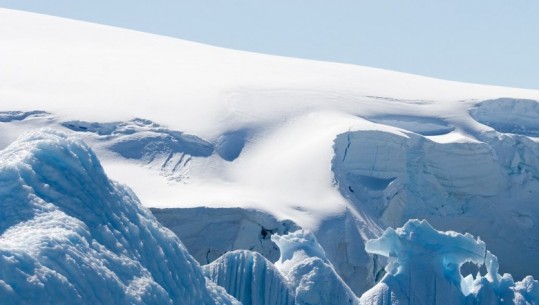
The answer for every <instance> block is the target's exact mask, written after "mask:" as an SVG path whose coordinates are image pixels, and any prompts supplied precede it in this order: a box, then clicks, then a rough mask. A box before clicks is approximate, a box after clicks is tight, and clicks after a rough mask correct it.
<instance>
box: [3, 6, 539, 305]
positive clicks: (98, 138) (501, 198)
mask: <svg viewBox="0 0 539 305" xmlns="http://www.w3.org/2000/svg"><path fill="white" fill-rule="evenodd" d="M0 38H1V41H2V48H0V68H1V71H2V73H0V84H2V85H1V86H0V149H4V148H6V147H7V146H9V145H10V143H12V142H14V141H16V139H17V138H18V137H19V136H20V135H22V134H24V133H25V132H27V131H28V130H35V129H38V128H43V127H45V128H51V129H54V130H57V131H59V132H64V133H67V134H68V135H69V136H68V137H69V138H71V137H79V138H81V139H82V140H83V141H84V142H85V143H87V146H89V147H91V148H92V151H93V152H95V154H96V156H97V157H99V160H100V163H101V164H102V166H103V168H104V170H105V171H106V173H107V176H108V177H110V178H111V179H113V180H115V181H118V182H119V183H121V184H125V185H128V186H129V188H131V189H132V190H133V192H134V193H136V194H137V196H138V198H140V199H139V200H138V199H137V200H136V201H138V202H140V203H141V204H142V205H144V206H145V207H147V208H151V209H152V210H151V211H152V212H153V213H154V214H155V215H154V216H156V218H157V220H158V221H160V222H162V224H163V225H164V226H166V227H168V228H169V229H171V230H172V231H173V232H174V233H176V235H177V236H179V237H180V239H181V240H182V241H183V242H184V243H183V246H182V247H184V248H183V249H184V250H188V251H189V252H190V253H191V254H192V255H193V258H194V260H191V259H190V260H191V261H192V262H194V265H193V266H195V263H196V261H198V263H200V264H208V263H211V262H213V261H214V260H216V259H218V258H219V257H220V256H222V255H226V254H228V253H230V254H229V256H228V257H227V258H226V257H225V258H223V260H222V261H227V260H229V261H230V260H235V259H236V258H233V255H232V253H236V252H234V251H235V250H240V249H241V250H254V251H258V252H259V254H261V255H262V256H264V257H265V258H266V259H267V261H268V262H269V263H271V264H274V265H275V264H277V262H278V261H279V257H280V255H281V254H282V253H281V250H279V246H278V245H277V243H276V242H274V241H272V240H271V238H270V235H272V234H277V235H283V236H286V235H287V234H289V233H292V232H294V231H296V230H298V229H305V230H307V231H309V232H312V234H314V236H315V237H316V240H317V242H318V243H319V245H320V246H321V247H322V249H323V250H324V255H325V256H324V258H321V257H319V256H318V258H316V259H315V258H314V257H311V258H309V261H312V262H313V263H312V264H309V263H305V264H304V265H305V266H309V267H313V268H317V267H321V268H322V267H323V268H322V269H320V270H325V271H323V272H322V273H321V274H326V275H327V276H328V277H330V278H334V276H335V274H336V275H338V277H340V279H342V282H344V283H345V284H346V286H348V287H349V288H350V289H351V290H352V291H353V293H354V294H355V295H357V296H360V295H362V294H363V293H364V292H365V291H367V290H369V289H371V288H372V287H373V286H374V285H376V284H377V283H379V282H380V280H381V279H382V278H383V277H384V274H385V273H386V271H385V267H386V265H387V263H388V259H387V258H385V257H384V256H383V255H378V254H372V253H368V252H367V251H366V249H365V245H366V243H367V241H368V240H371V239H376V238H379V237H380V236H382V234H383V232H384V230H385V229H386V228H388V227H393V228H397V227H402V226H403V225H405V223H406V222H407V221H408V220H409V219H425V220H427V221H428V222H429V223H430V224H432V225H433V227H435V228H437V229H438V230H441V231H456V232H463V233H464V232H468V233H470V234H472V235H474V236H480V237H481V240H482V241H484V242H485V243H486V244H488V246H489V251H491V252H492V253H495V254H496V256H497V257H498V258H499V266H498V270H499V273H500V274H505V273H510V274H512V275H513V276H514V277H515V278H518V279H522V278H524V280H522V281H520V282H515V283H514V285H513V284H511V285H512V286H510V287H512V288H511V289H512V290H513V291H515V294H514V299H515V300H516V299H519V298H520V299H522V300H524V301H525V300H531V299H532V298H531V297H532V296H533V295H535V294H536V286H534V285H535V284H533V283H535V281H534V280H533V279H531V278H526V277H525V276H526V275H528V274H531V275H533V276H534V277H535V278H538V277H539V260H537V258H536V257H537V253H539V242H538V240H537V238H536V236H537V234H538V232H539V231H538V228H539V227H538V225H537V224H538V223H539V206H538V205H537V194H538V193H539V137H538V135H539V133H538V124H537V122H538V120H539V106H538V105H539V91H537V90H524V89H517V88H503V87H493V86H484V85H477V84H465V83H459V82H451V81H444V80H439V79H432V78H426V77H421V76H417V75H409V74H404V73H397V72H392V71H385V70H381V69H375V68H368V67H361V66H353V65H343V64H335V63H327V62H315V61H308V60H301V59H293V58H283V57H275V56H268V55H263V54H255V53H249V52H241V51H236V50H226V49H221V48H216V47H211V46H206V45H201V44H197V43H192V42H188V41H183V40H178V39H172V38H169V37H162V36H157V35H151V34H147V33H140V32H135V31H128V30H125V29H118V28H113V27H107V26H101V25H96V24H91V23H84V22H80V21H75V20H67V19H62V18H57V17H52V16H44V15H39V14H31V13H25V12H18V11H12V10H5V9H0ZM66 160H67V159H66ZM62 178H63V176H62V175H60V174H58V175H57V176H56V177H54V179H51V180H59V181H64V180H65V179H64V180H61V179H62ZM6 179H7V178H6ZM7 180H9V179H7ZM75 182H77V181H75ZM6 183H7V182H6ZM50 184H51V185H52V186H54V185H53V184H52V183H50ZM113 184H114V185H119V184H116V183H113ZM62 185H63V184H62ZM118 188H120V189H122V190H123V189H124V188H123V187H119V186H118ZM76 189H77V187H75V186H72V188H70V190H72V191H73V193H74V194H76ZM126 192H127V193H130V191H126ZM6 196H7V195H6ZM6 198H7V197H6ZM77 198H78V197H77ZM81 198H86V197H81ZM133 198H134V197H133ZM49 199H50V198H49ZM49 199H47V200H49ZM85 200H86V199H85ZM50 201H51V202H53V201H52V199H50ZM6 202H7V201H6ZM55 204H59V203H55ZM65 210H66V211H68V210H69V209H67V207H66V209H65ZM24 211H25V210H21V211H17V209H12V210H9V209H7V210H4V211H3V212H2V213H5V215H10V216H6V217H5V218H6V221H7V222H6V223H5V224H4V225H5V226H6V227H5V229H6V230H7V229H8V227H10V226H11V225H12V224H11V223H9V221H14V223H15V222H17V221H16V220H14V219H13V218H12V217H19V218H20V220H21V221H28V222H27V223H26V225H28V226H36V228H37V227H38V225H39V224H41V223H43V222H44V220H41V219H40V220H35V219H34V218H32V215H33V214H32V213H27V212H24ZM62 211H63V210H62ZM19 212H20V213H19ZM24 213H27V214H24ZM95 213H96V212H95V211H92V212H88V213H87V214H88V215H89V217H92V216H91V215H95ZM144 213H147V212H144ZM14 215H18V216H14ZM25 215H26V216H25ZM55 215H56V216H58V217H60V215H61V214H55ZM66 215H68V216H70V217H72V216H73V215H70V214H66ZM144 215H146V214H144ZM147 215H148V217H152V215H150V214H147ZM56 216H54V217H53V218H56ZM77 219H79V218H77ZM30 220H32V221H33V222H30ZM79 220H80V221H81V222H83V223H86V220H84V219H82V218H80V219H79ZM153 221H154V219H153V218H152V223H153ZM14 223H13V224H14ZM63 223H71V222H69V221H68V220H67V219H66V220H65V222H63ZM116 224H118V223H116ZM113 225H114V224H113ZM20 226H21V228H23V225H22V223H21V224H20ZM77 226H78V225H77V224H75V223H71V225H70V227H73V228H74V227H77ZM10 228H11V227H10ZM77 228H78V227H77ZM493 228H495V229H493ZM22 230H23V231H25V230H30V229H29V228H28V229H27V227H24V229H22ZM92 230H93V228H92ZM83 231H84V230H83ZM120 232H124V231H122V230H120ZM167 232H168V231H167ZM91 233H92V234H94V233H95V232H93V231H92V232H91ZM169 233H170V232H169ZM169 233H166V234H169ZM81 234H82V233H81ZM103 234H104V233H103ZM126 234H127V233H126ZM33 236H38V235H37V234H34V235H33ZM91 236H92V238H95V237H93V235H91ZM107 236H108V235H107ZM115 236H116V235H115ZM10 238H15V237H14V236H11V237H10ZM275 238H277V237H274V239H275ZM29 240H30V239H29ZM99 243H104V241H99ZM121 243H122V244H125V243H124V242H123V241H122V242H121ZM13 244H14V243H10V245H13ZM105 246H106V247H108V246H109V245H108V244H107V245H105ZM515 249H518V251H516V250H515ZM113 250H114V249H113ZM88 251H90V250H88ZM141 251H142V250H141ZM90 252H91V251H90ZM242 253H243V254H242V255H239V256H241V257H243V256H244V258H241V259H245V260H246V261H245V262H244V266H250V265H249V264H250V263H249V260H250V259H251V258H253V260H256V261H260V259H261V257H260V256H257V254H252V253H251V254H247V252H242ZM73 255H75V254H73ZM96 255H98V254H96ZM111 255H112V254H111ZM254 257H257V258H254ZM238 259H240V258H239V257H238ZM485 260H486V258H485ZM167 263H168V264H173V263H171V262H167ZM36 264H37V263H36ZM40 264H41V263H40ZM140 264H142V265H141V266H142V267H144V268H146V269H147V270H149V271H148V274H153V273H154V271H153V270H154V269H151V268H149V267H147V266H146V265H145V264H146V263H140ZM469 264H470V263H466V264H465V265H464V266H463V268H464V269H467V268H468V267H469ZM277 265H278V264H277ZM494 265H497V264H492V265H491V266H494ZM35 266H38V265H35ZM266 266H269V267H268V268H269V269H268V270H270V269H271V270H275V269H273V267H271V265H269V264H267V263H266ZM327 266H331V268H326V267H327ZM142 267H141V270H143V269H144V268H142ZM36 268H37V267H36ZM111 268H112V267H111ZM193 268H194V267H193ZM481 268H486V267H485V266H483V267H481ZM150 269H151V270H150ZM195 269H197V268H195ZM276 269H277V270H279V269H278V268H276ZM307 269H308V268H307ZM471 269H473V268H471ZM219 270H220V271H219V272H227V273H228V274H229V272H230V270H228V269H226V268H224V267H223V268H221V269H219ZM227 270H228V271H227ZM252 270H253V271H255V269H252ZM256 270H258V269H256ZM298 270H299V269H298ZM481 270H482V271H481V272H482V274H486V271H484V270H483V269H481ZM258 271H260V270H258ZM140 272H143V271H140ZM144 272H145V271H144ZM272 272H273V271H272ZM279 272H280V271H279ZM195 273H197V274H202V273H201V271H196V270H195ZM141 274H142V273H141ZM251 274H254V273H251ZM307 274H309V273H305V274H301V275H298V280H296V282H301V280H299V279H300V278H301V279H304V278H305V275H307ZM463 274H464V275H467V273H466V272H463ZM490 274H495V273H494V272H491V273H490ZM315 275H316V276H320V277H323V276H322V275H320V274H314V275H313V276H315ZM464 275H463V278H464V279H466V278H467V276H464ZM23 276H24V275H23ZM152 276H153V275H152ZM140 277H144V276H143V275H139V278H140ZM283 277H284V278H285V279H287V280H288V278H287V277H285V275H284V274H283ZM501 277H502V279H500V282H503V283H510V282H508V281H505V280H503V277H504V276H503V275H501ZM119 278H120V280H119V281H120V282H121V281H124V278H123V277H119ZM196 278H199V277H198V275H197V276H196ZM478 279H479V281H478V282H477V283H479V284H481V283H482V284H481V285H482V286H481V287H483V288H482V289H481V291H483V292H484V293H483V294H482V295H483V296H484V297H485V298H487V297H488V298H491V297H492V296H493V295H494V296H496V298H498V295H497V294H496V293H494V294H492V293H491V292H488V291H493V290H492V289H491V290H489V289H487V288H485V287H487V286H488V285H487V284H488V283H491V282H492V281H490V280H489V279H487V278H486V277H485V276H482V277H481V278H478ZM79 280H80V279H79ZM475 280H476V277H475V278H474V279H473V281H472V282H474V283H475ZM468 281H469V280H462V281H461V283H462V282H466V283H469V282H468ZM489 281H490V282H489ZM150 282H151V283H153V282H152V281H150ZM334 282H339V283H340V281H338V280H336V279H335V280H334ZM156 283H157V284H158V285H159V286H161V287H163V288H164V287H165V286H166V285H165V284H163V283H162V282H159V281H157V280H156ZM305 283H307V282H306V281H305ZM492 283H493V282H492ZM206 284H207V286H211V287H215V289H218V290H219V289H220V288H218V287H217V286H215V285H214V284H212V283H211V282H210V281H207V282H206ZM479 284H473V283H472V284H467V285H466V287H468V288H467V289H462V291H463V294H464V295H470V294H469V293H472V294H474V293H475V291H476V290H477V289H475V288H473V287H479V286H477V285H479ZM122 285H124V286H126V287H127V285H128V284H125V283H123V282H122ZM137 285H138V284H137ZM137 285H135V283H133V286H132V287H133V289H132V290H130V291H131V292H129V293H128V294H129V295H134V294H136V293H135V292H132V291H133V290H134V289H135V288H134V287H142V286H143V285H142V284H140V285H139V286H137ZM474 285H475V286H474ZM496 285H497V284H496ZM504 285H505V284H504ZM110 286H111V287H112V285H110ZM225 286H226V285H225ZM300 286H301V285H300ZM300 286H298V287H300ZM457 286H458V285H457ZM491 286H492V285H491ZM6 287H8V286H6ZM107 287H108V286H107ZM145 287H146V286H145ZM148 287H157V286H155V285H154V284H148ZM197 287H198V286H197ZM301 287H306V286H301ZM489 287H490V286H489ZM492 287H494V286H492ZM496 287H498V286H496ZM461 288H462V287H461ZM66 289H67V288H66ZM152 289H153V288H152ZM155 289H157V290H159V291H160V288H155ZM201 289H203V288H201ZM339 289H340V288H339ZM455 289H456V288H455ZM496 289H497V288H496ZM210 290H211V291H213V290H214V289H213V288H212V289H210ZM262 290H263V289H262ZM262 290H258V291H262ZM345 290H346V289H345ZM14 291H18V289H15V290H14ZM231 291H233V292H234V291H235V290H234V289H231ZM466 291H467V292H466ZM496 291H497V290H496ZM517 292H518V293H517ZM167 293H168V292H167ZM234 293H235V292H234ZM124 294H125V293H124ZM140 294H141V295H142V294H144V293H143V292H140ZM155 295H161V294H155ZM163 295H164V292H163ZM457 295H458V294H457ZM477 295H479V294H477ZM163 298H164V299H166V298H167V297H165V296H163ZM224 298H225V299H227V297H224ZM313 298H314V297H313ZM491 299H492V298H491ZM227 300H228V299H227ZM476 301H477V298H476V299H474V300H471V299H468V298H466V299H465V302H476ZM515 302H516V301H515Z"/></svg>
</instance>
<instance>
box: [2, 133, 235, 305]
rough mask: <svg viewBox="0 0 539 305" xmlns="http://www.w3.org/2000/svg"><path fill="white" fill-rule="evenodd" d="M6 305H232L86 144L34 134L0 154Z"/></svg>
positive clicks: (60, 136) (45, 134)
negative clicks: (27, 304) (112, 177)
mask: <svg viewBox="0 0 539 305" xmlns="http://www.w3.org/2000/svg"><path fill="white" fill-rule="evenodd" d="M0 234H1V235H0V296H1V301H2V303H5V304H24V303H25V302H27V301H29V300H31V302H32V303H39V304H236V303H235V302H236V301H235V300H234V299H232V298H231V297H230V296H228V295H227V294H226V293H225V292H224V291H223V290H222V289H221V288H218V287H216V286H215V285H214V284H212V283H211V282H207V281H206V279H205V278H204V276H203V274H202V271H201V269H200V267H199V265H198V263H196V261H195V260H194V259H193V258H191V256H190V255H189V254H188V253H187V251H186V250H185V249H184V247H183V245H182V244H181V242H180V241H179V239H178V238H177V237H176V236H175V235H174V234H173V233H172V232H170V231H169V230H167V229H165V228H163V227H162V226H161V225H160V224H159V223H158V222H157V221H156V220H155V218H154V217H153V216H152V215H151V213H150V212H149V211H148V210H146V209H144V208H142V206H141V205H140V203H139V202H138V199H137V198H136V197H135V196H134V195H133V193H132V192H131V191H130V190H129V189H127V188H125V187H123V186H121V185H119V184H116V183H114V182H111V181H110V180H108V178H107V177H106V175H105V173H104V171H103V169H102V167H101V165H100V163H99V161H98V160H97V158H96V156H95V155H94V153H93V152H92V151H91V150H90V149H89V148H88V147H87V146H86V145H85V144H84V143H82V142H81V141H79V140H77V139H74V138H71V137H67V136H65V135H64V134H63V133H59V132H57V131H52V130H44V131H37V132H31V133H28V134H26V135H24V136H23V137H22V138H20V139H19V140H18V141H17V142H15V143H13V144H11V145H10V146H9V147H8V148H6V149H5V150H3V151H1V152H0Z"/></svg>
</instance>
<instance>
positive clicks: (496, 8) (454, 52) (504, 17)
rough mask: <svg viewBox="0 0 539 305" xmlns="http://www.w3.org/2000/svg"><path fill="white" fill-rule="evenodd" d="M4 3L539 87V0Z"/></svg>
mask: <svg viewBox="0 0 539 305" xmlns="http://www.w3.org/2000/svg"><path fill="white" fill-rule="evenodd" d="M0 7H6V8H13V9H20V10H26V11H33V12H40V13H45V14H50V15H56V16H62V17H68V18H73V19H79V20H86V21H91V22H96V23H103V24H109V25H114V26H119V27H124V28H131V29H135V30H140V31H145V32H151V33H157V34H162V35H168V36H173V37H178V38H182V39H187V40H192V41H198V42H202V43H207V44H211V45H216V46H222V47H227V48H234V49H241V50H248V51H255V52H261V53H268V54H277V55H284V56H292V57H301V58H309V59H318V60H326V61H336V62H344V63H352V64H359V65H365V66H372V67H379V68H385V69H390V70H397V71H403V72H409V73H414V74H421V75H427V76H434V77H438V78H444V79H450V80H458V81H465V82H474V83H484V84H495V85H503V86H512V87H522V88H534V89H539V1H538V0H511V1H509V0H490V1H485V0H370V1H364V0H342V1H329V0H265V1H262V0H249V1H248V0H189V1H186V0H151V1H150V0H78V1H73V0H0ZM0 47H1V42H0Z"/></svg>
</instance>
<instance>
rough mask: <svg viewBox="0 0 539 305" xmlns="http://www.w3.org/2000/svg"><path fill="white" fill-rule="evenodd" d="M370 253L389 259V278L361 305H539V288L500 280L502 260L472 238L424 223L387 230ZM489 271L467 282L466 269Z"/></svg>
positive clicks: (505, 278) (369, 246) (368, 247)
mask: <svg viewBox="0 0 539 305" xmlns="http://www.w3.org/2000/svg"><path fill="white" fill-rule="evenodd" d="M366 250H367V251H368V252H370V253H372V254H377V255H383V256H386V257H388V258H389V264H388V265H387V267H386V272H387V274H386V276H385V277H384V278H383V279H382V281H381V282H380V283H378V284H377V285H376V286H375V287H373V288H372V289H371V290H369V291H367V292H366V293H365V294H363V296H362V297H361V299H360V301H361V304H362V305H383V304H384V305H385V304H399V305H405V304H415V305H420V304H437V305H445V304H447V305H456V304H477V305H482V304H536V303H537V302H539V294H538V292H539V290H538V289H539V283H538V282H537V281H535V280H533V278H532V277H526V278H525V279H524V280H523V281H522V282H516V283H515V282H514V281H513V279H512V277H511V276H510V275H509V274H504V275H503V276H501V275H499V274H498V261H497V258H496V257H495V256H494V255H492V254H491V253H490V252H489V251H487V250H486V246H485V243H484V242H483V241H481V240H480V239H479V238H477V239H474V237H473V236H472V235H470V234H468V233H466V234H464V235H462V234H459V233H456V232H452V231H449V232H440V231H436V230H435V229H433V228H432V227H431V226H430V224H429V223H428V222H427V221H425V220H423V221H418V220H410V221H408V222H407V223H406V224H405V225H404V226H403V227H402V228H398V229H396V230H394V229H392V228H389V229H387V230H386V231H385V232H384V233H383V234H382V236H381V237H380V238H378V239H374V240H369V241H368V242H367V244H366ZM466 262H471V263H473V264H476V265H479V266H481V265H484V266H485V267H486V270H487V273H486V274H485V275H483V276H482V275H481V274H478V275H477V276H476V277H473V276H472V275H469V276H467V277H466V278H463V277H462V275H461V271H460V269H461V267H462V265H463V264H464V263H466Z"/></svg>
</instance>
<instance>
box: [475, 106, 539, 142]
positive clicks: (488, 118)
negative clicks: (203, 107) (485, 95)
mask: <svg viewBox="0 0 539 305" xmlns="http://www.w3.org/2000/svg"><path fill="white" fill-rule="evenodd" d="M470 114H471V115H472V117H473V118H474V119H476V120H477V121H478V122H480V123H483V124H485V125H487V126H490V127H492V128H493V129H495V130H497V131H499V132H502V133H515V134H521V135H527V136H533V137H539V101H535V100H523V99H511V98H500V99H496V100H487V101H483V102H481V103H479V104H478V105H477V107H476V108H473V109H472V110H471V111H470Z"/></svg>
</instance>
